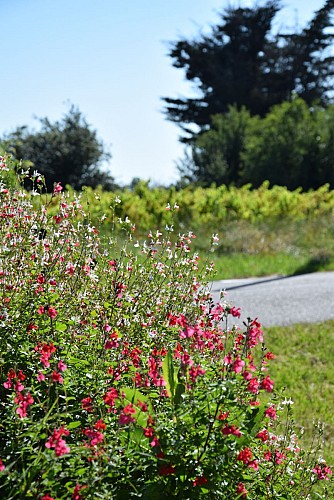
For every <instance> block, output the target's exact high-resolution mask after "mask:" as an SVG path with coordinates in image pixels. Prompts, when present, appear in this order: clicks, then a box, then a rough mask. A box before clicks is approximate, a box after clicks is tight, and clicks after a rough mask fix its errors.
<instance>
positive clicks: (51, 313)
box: [47, 307, 58, 319]
mask: <svg viewBox="0 0 334 500" xmlns="http://www.w3.org/2000/svg"><path fill="white" fill-rule="evenodd" d="M47 313H48V316H50V318H51V319H54V318H55V317H56V316H57V314H58V312H57V311H56V309H55V308H54V307H48V310H47Z"/></svg>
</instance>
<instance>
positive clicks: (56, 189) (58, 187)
mask: <svg viewBox="0 0 334 500" xmlns="http://www.w3.org/2000/svg"><path fill="white" fill-rule="evenodd" d="M62 190H63V186H61V185H60V182H57V184H55V185H54V188H53V192H54V194H57V193H61V192H62Z"/></svg>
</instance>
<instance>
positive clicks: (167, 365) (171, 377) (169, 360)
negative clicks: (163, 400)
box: [162, 350, 177, 403]
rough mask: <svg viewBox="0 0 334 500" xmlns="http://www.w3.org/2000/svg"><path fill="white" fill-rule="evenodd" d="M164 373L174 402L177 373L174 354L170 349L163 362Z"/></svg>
mask: <svg viewBox="0 0 334 500" xmlns="http://www.w3.org/2000/svg"><path fill="white" fill-rule="evenodd" d="M162 373H163V376H164V379H165V382H166V390H167V392H168V394H169V396H170V397H171V398H172V401H173V403H174V396H175V386H176V384H177V375H176V373H175V370H174V364H173V356H172V353H171V351H170V350H168V353H167V356H166V357H165V359H164V360H163V362H162Z"/></svg>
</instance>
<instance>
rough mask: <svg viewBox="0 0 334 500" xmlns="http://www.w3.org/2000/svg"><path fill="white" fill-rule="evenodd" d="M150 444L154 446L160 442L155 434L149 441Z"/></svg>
mask: <svg viewBox="0 0 334 500" xmlns="http://www.w3.org/2000/svg"><path fill="white" fill-rule="evenodd" d="M150 445H151V446H152V448H154V447H155V446H160V442H159V439H158V438H157V436H154V438H153V439H152V441H151V442H150Z"/></svg>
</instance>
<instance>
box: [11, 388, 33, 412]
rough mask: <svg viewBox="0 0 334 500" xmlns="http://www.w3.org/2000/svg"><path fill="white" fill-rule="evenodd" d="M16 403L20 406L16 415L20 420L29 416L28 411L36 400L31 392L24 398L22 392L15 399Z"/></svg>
mask: <svg viewBox="0 0 334 500" xmlns="http://www.w3.org/2000/svg"><path fill="white" fill-rule="evenodd" d="M14 402H15V403H16V404H17V405H18V408H17V409H16V413H17V414H18V415H19V417H20V418H23V417H26V416H27V409H28V408H29V406H30V405H32V404H33V402H34V399H33V398H32V397H31V395H30V393H29V392H28V394H27V395H26V396H23V394H22V393H21V392H18V393H17V395H16V397H15V398H14Z"/></svg>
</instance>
